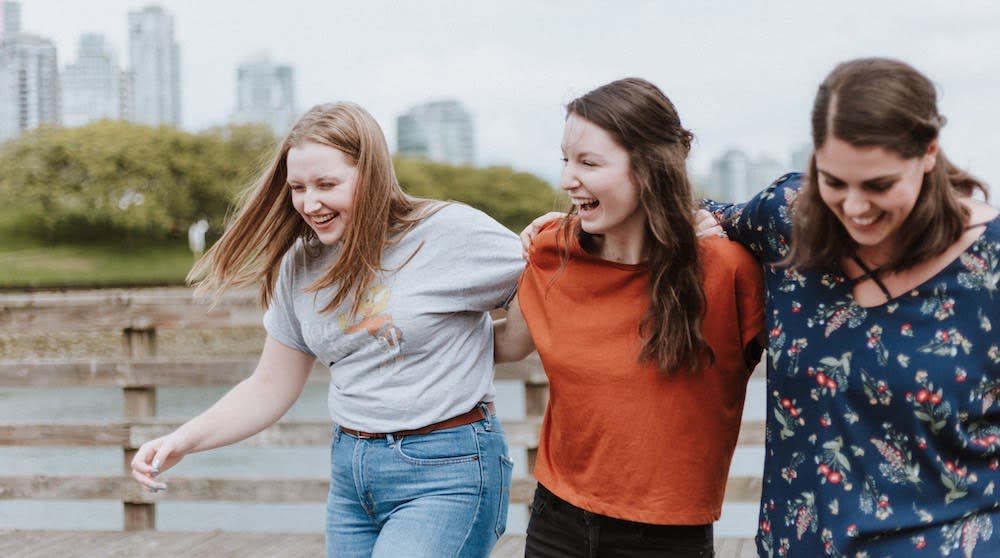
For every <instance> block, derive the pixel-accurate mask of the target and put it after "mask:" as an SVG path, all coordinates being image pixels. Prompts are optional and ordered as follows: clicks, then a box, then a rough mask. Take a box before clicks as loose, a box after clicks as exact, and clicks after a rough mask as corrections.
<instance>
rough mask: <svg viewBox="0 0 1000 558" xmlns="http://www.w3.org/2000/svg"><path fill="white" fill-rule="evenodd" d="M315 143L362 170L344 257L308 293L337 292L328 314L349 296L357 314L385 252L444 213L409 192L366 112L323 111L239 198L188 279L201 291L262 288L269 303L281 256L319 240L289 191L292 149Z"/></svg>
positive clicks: (315, 111) (351, 108) (306, 120)
mask: <svg viewBox="0 0 1000 558" xmlns="http://www.w3.org/2000/svg"><path fill="white" fill-rule="evenodd" d="M309 142H312V143H318V144H321V145H326V146H329V147H332V148H334V149H337V150H338V151H341V152H343V153H344V154H345V155H346V156H347V158H348V160H349V161H350V162H351V163H352V164H354V165H355V166H356V167H357V178H356V180H357V182H356V183H355V188H354V200H353V201H352V202H351V216H352V218H351V219H350V220H349V221H348V223H347V228H346V230H345V231H344V237H343V239H342V241H341V242H342V247H341V251H340V254H339V256H338V257H337V261H336V263H334V265H333V266H332V267H331V268H330V270H329V271H327V273H326V274H325V275H323V277H321V278H320V279H318V280H317V281H315V282H314V283H313V284H311V285H309V286H308V287H307V288H306V289H305V291H306V292H315V291H319V290H320V289H324V288H327V287H331V286H334V285H336V286H337V291H336V294H335V296H334V297H333V300H332V301H331V302H330V304H328V305H327V306H326V307H325V308H324V309H323V311H330V310H332V309H334V308H336V307H337V306H339V305H340V304H341V303H343V302H344V301H345V300H347V299H348V298H350V299H351V300H352V303H351V313H352V315H353V314H357V312H358V308H359V306H360V304H361V301H362V300H363V299H364V296H363V295H364V293H365V291H366V290H367V288H368V286H369V285H370V284H371V282H372V280H373V279H374V278H375V276H376V274H377V273H378V272H380V271H382V265H381V260H382V250H383V249H384V248H385V247H386V246H387V245H388V244H390V243H392V242H393V241H394V240H396V239H398V238H399V237H401V236H402V235H403V234H405V233H406V232H407V231H409V230H410V229H411V228H413V227H414V226H415V225H416V224H417V223H419V222H420V220H421V219H422V218H424V217H426V216H427V215H429V214H430V213H432V212H433V211H435V210H436V208H437V207H440V205H439V204H438V202H434V201H431V200H424V199H420V198H415V197H412V196H409V195H408V194H406V193H405V192H403V189H402V188H401V187H400V185H399V181H398V180H397V179H396V173H395V170H394V169H393V165H392V157H391V155H390V153H389V146H388V145H387V144H386V141H385V135H384V134H383V133H382V129H381V128H380V127H379V125H378V122H376V121H375V119H374V118H373V117H372V115H371V114H369V113H368V111H366V110H365V109H363V108H361V107H360V106H358V105H356V104H354V103H347V102H340V103H328V104H322V105H317V106H315V107H313V108H312V109H310V110H309V111H308V112H306V113H305V114H304V115H303V116H302V117H301V118H299V120H298V122H296V123H295V125H294V126H293V127H292V130H291V131H290V132H289V133H288V136H287V137H286V138H285V139H284V140H283V141H282V142H281V144H280V145H279V146H278V150H277V153H275V155H274V157H273V160H272V162H271V164H270V165H269V167H268V168H267V169H266V170H265V171H264V172H263V173H262V174H261V175H260V176H259V177H258V179H257V180H256V181H255V182H254V184H253V185H252V186H250V187H249V188H247V189H246V190H245V191H244V192H243V193H242V194H241V196H240V198H239V200H238V203H237V207H238V210H237V212H236V216H235V218H233V220H232V222H231V223H230V224H229V226H228V227H227V228H226V232H225V233H224V234H223V235H222V237H221V238H220V239H219V241H218V242H216V243H215V245H213V246H212V248H211V249H209V250H208V252H206V253H205V255H204V256H203V257H202V258H201V259H199V260H198V262H197V263H195V265H194V267H193V268H192V269H191V272H190V273H189V274H188V278H187V279H188V282H189V283H194V284H196V286H197V289H196V292H197V293H199V294H204V293H212V294H214V295H215V296H218V295H221V294H222V293H223V292H224V291H226V290H228V289H230V288H233V287H240V286H246V285H259V286H260V297H259V298H260V303H261V304H262V305H263V306H265V307H267V306H268V305H269V304H270V302H271V299H272V297H273V295H274V286H275V281H276V279H277V276H278V270H279V268H280V266H281V260H282V257H283V256H284V255H285V253H286V252H288V250H289V249H290V248H291V247H292V246H293V245H294V244H295V243H296V242H297V241H299V240H300V239H301V240H309V239H311V238H313V237H315V233H314V232H313V230H312V229H311V228H310V227H309V225H308V224H307V223H306V222H305V221H304V220H303V219H302V217H301V216H300V215H299V214H298V212H297V211H296V210H295V208H294V207H293V206H292V202H291V197H290V195H289V189H288V185H287V179H288V168H287V159H288V151H289V150H290V149H291V148H293V147H298V146H301V145H303V144H305V143H309Z"/></svg>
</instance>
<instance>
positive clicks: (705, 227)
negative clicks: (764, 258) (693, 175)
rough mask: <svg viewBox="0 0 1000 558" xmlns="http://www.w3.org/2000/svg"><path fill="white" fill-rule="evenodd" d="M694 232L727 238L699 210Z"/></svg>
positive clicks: (695, 216) (710, 216)
mask: <svg viewBox="0 0 1000 558" xmlns="http://www.w3.org/2000/svg"><path fill="white" fill-rule="evenodd" d="M694 232H695V235H696V236H697V237H698V238H704V237H706V236H719V237H722V238H727V237H726V231H725V230H723V228H722V225H720V224H719V222H718V221H717V220H716V219H715V215H712V213H710V212H708V211H706V210H704V209H699V210H698V211H696V212H695V214H694ZM522 234H523V233H522ZM522 238H523V236H522Z"/></svg>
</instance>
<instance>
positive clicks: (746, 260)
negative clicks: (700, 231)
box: [698, 236, 760, 272]
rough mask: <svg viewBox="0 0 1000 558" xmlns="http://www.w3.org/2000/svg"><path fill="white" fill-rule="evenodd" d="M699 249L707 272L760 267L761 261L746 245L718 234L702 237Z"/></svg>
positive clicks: (735, 270)
mask: <svg viewBox="0 0 1000 558" xmlns="http://www.w3.org/2000/svg"><path fill="white" fill-rule="evenodd" d="M698 250H699V255H700V256H701V258H702V260H703V261H702V267H704V268H705V269H706V272H717V271H722V270H728V271H730V272H739V271H741V270H745V269H757V268H759V267H760V262H758V261H757V260H756V258H754V257H753V254H751V253H750V251H749V250H747V249H746V247H744V246H743V245H742V244H740V243H739V242H735V241H732V240H728V239H725V238H719V237H716V236H712V237H705V238H702V239H701V240H699V242H698Z"/></svg>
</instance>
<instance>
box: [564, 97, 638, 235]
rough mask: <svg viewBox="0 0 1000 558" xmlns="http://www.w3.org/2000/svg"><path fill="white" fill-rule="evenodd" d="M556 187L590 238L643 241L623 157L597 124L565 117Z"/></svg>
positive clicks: (635, 195)
mask: <svg viewBox="0 0 1000 558" xmlns="http://www.w3.org/2000/svg"><path fill="white" fill-rule="evenodd" d="M562 149H563V162H564V166H563V171H562V176H561V177H560V185H561V187H562V189H563V190H565V191H566V193H568V194H569V197H570V199H571V200H572V202H573V205H574V206H575V207H576V210H577V212H578V214H579V215H580V226H581V227H582V228H583V230H584V231H586V232H588V233H590V234H596V235H604V236H605V237H606V238H608V239H609V240H611V239H613V238H616V237H617V238H618V239H628V238H642V235H643V230H644V228H643V227H644V226H645V223H646V215H645V213H644V212H643V210H642V206H641V205H640V203H639V187H638V186H637V185H636V183H635V181H634V180H632V173H631V163H630V160H629V154H628V151H626V150H625V148H624V147H622V146H621V145H619V144H618V142H616V141H615V140H614V138H613V137H611V135H610V134H609V133H608V132H606V131H605V130H604V129H603V128H601V127H599V126H597V125H596V124H594V123H592V122H590V121H588V120H586V119H584V118H581V117H580V116H578V115H576V114H573V113H570V114H569V116H568V117H567V118H566V125H565V128H564V132H563V142H562Z"/></svg>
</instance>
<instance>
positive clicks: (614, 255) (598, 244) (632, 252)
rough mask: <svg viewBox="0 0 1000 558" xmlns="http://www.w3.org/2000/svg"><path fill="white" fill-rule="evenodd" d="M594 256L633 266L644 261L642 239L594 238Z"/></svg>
mask: <svg viewBox="0 0 1000 558" xmlns="http://www.w3.org/2000/svg"><path fill="white" fill-rule="evenodd" d="M594 248H595V254H594V255H595V256H597V257H598V258H601V259H604V260H608V261H612V262H617V263H623V264H629V265H635V264H639V263H642V262H643V261H645V259H646V251H645V249H644V248H645V246H644V242H643V240H642V238H620V237H615V236H609V235H600V236H595V237H594Z"/></svg>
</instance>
